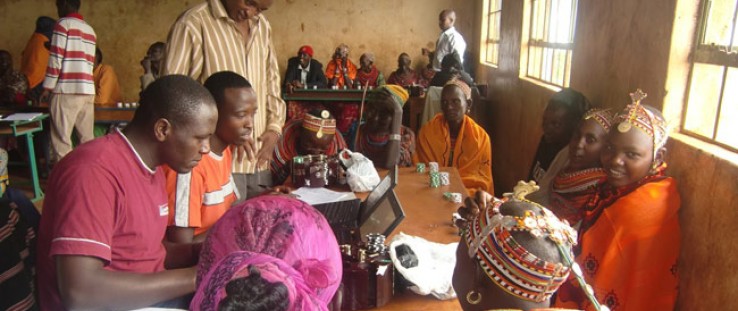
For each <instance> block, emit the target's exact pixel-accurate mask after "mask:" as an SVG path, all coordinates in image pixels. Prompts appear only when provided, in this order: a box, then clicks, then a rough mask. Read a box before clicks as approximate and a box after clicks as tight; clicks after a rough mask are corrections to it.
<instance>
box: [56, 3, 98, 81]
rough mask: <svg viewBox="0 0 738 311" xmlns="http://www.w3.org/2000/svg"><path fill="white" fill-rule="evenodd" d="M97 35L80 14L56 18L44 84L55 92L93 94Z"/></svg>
mask: <svg viewBox="0 0 738 311" xmlns="http://www.w3.org/2000/svg"><path fill="white" fill-rule="evenodd" d="M96 41H97V37H96V36H95V31H94V30H92V27H90V25H88V24H87V23H85V21H84V20H83V19H82V15H79V14H77V13H72V14H69V15H67V16H66V17H64V18H61V19H59V21H58V22H56V25H55V26H54V35H53V36H51V48H50V51H51V55H50V56H49V64H48V66H47V68H46V77H45V79H44V84H43V85H44V88H45V89H47V90H51V91H53V92H54V93H61V94H85V95H95V82H94V81H93V79H92V71H93V67H94V63H95V44H96Z"/></svg>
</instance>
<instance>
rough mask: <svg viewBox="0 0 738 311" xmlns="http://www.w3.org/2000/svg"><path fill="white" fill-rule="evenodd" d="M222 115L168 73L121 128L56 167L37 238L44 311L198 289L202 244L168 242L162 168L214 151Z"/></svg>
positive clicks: (126, 303)
mask: <svg viewBox="0 0 738 311" xmlns="http://www.w3.org/2000/svg"><path fill="white" fill-rule="evenodd" d="M217 113H218V112H217V109H216V107H215V101H214V100H213V98H212V96H211V95H210V93H209V92H208V91H207V89H205V88H204V87H203V86H201V85H200V84H199V83H197V82H196V81H194V80H192V79H190V78H188V77H186V76H166V77H162V78H160V79H159V80H157V81H156V82H154V83H152V84H151V85H150V86H149V87H148V88H147V89H146V90H145V91H144V92H143V93H142V94H141V106H140V107H139V108H138V110H137V111H136V114H135V115H134V117H133V120H132V121H131V123H130V124H129V125H128V126H127V127H126V128H125V129H124V130H122V131H116V132H114V133H112V134H109V135H107V136H105V137H101V138H99V139H97V140H94V141H92V142H90V143H88V144H84V145H82V146H80V147H78V148H77V149H75V150H74V151H72V152H71V153H70V154H69V155H68V156H66V157H65V158H64V159H63V160H62V161H60V162H59V163H58V164H57V165H56V166H55V167H54V170H53V171H52V173H51V176H50V178H49V182H48V186H47V189H46V190H47V191H46V198H45V200H44V207H43V215H42V217H41V229H40V232H39V239H38V287H39V298H40V303H41V309H42V310H65V309H133V308H140V307H145V306H150V305H153V304H157V303H160V302H162V301H167V300H172V299H175V298H177V297H180V296H183V295H186V294H188V293H192V292H193V291H194V290H195V268H194V267H191V266H192V265H194V263H195V261H196V258H197V256H198V253H199V244H176V245H169V244H167V245H165V244H162V240H163V239H164V233H165V230H166V226H167V218H168V214H169V209H168V207H167V193H166V190H165V185H164V181H165V178H164V174H163V172H162V169H161V168H159V166H160V165H163V164H167V165H169V167H171V168H172V169H174V170H176V171H177V172H180V173H186V172H189V171H190V170H192V168H194V167H195V166H196V165H197V163H198V161H199V160H200V159H201V158H202V156H203V155H204V154H207V153H209V152H210V145H209V138H210V135H212V134H213V132H214V131H215V124H216V122H217V118H218V115H217ZM188 266H189V267H190V268H182V267H188ZM167 269H171V270H167ZM185 306H186V305H185Z"/></svg>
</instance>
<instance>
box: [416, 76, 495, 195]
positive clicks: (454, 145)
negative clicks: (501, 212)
mask: <svg viewBox="0 0 738 311" xmlns="http://www.w3.org/2000/svg"><path fill="white" fill-rule="evenodd" d="M471 105H472V102H471V89H470V88H469V86H468V85H466V83H464V82H463V81H460V80H456V79H455V80H452V81H451V82H449V84H447V85H446V86H444V87H443V91H442V92H441V110H442V111H443V113H439V114H437V115H436V116H435V117H434V118H433V119H432V120H430V121H428V123H426V124H425V125H424V126H423V128H421V129H420V133H419V135H418V149H417V150H416V152H415V155H414V156H413V160H414V162H415V163H418V162H423V163H426V162H438V164H439V165H440V166H453V167H455V168H457V169H458V170H459V174H460V175H461V180H462V181H463V182H464V187H466V190H467V191H468V192H469V194H473V193H474V192H476V191H477V190H478V189H482V190H484V191H487V192H492V191H493V189H494V186H493V181H492V144H491V143H490V140H489V135H487V132H486V131H485V130H484V129H483V128H482V127H481V126H479V125H478V124H477V123H476V122H474V120H472V118H470V117H469V116H467V115H466V113H467V112H468V111H469V109H471Z"/></svg>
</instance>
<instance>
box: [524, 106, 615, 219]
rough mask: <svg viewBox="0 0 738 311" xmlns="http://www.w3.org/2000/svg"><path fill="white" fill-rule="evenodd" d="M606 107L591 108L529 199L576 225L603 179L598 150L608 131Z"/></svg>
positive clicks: (603, 173) (609, 117)
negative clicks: (566, 146)
mask: <svg viewBox="0 0 738 311" xmlns="http://www.w3.org/2000/svg"><path fill="white" fill-rule="evenodd" d="M611 123H612V115H611V114H610V110H609V109H597V108H595V109H591V110H589V111H587V113H585V114H584V117H583V118H582V121H581V122H580V123H579V127H578V128H577V129H576V130H574V133H573V135H572V137H571V140H570V141H569V148H565V149H563V150H561V151H560V152H559V154H558V155H556V158H554V160H553V162H552V163H551V166H550V167H549V169H548V170H547V171H546V174H545V175H544V176H543V178H542V179H541V182H540V184H539V186H540V188H541V189H540V190H539V191H536V192H534V193H532V194H531V195H530V196H528V197H529V198H530V200H532V201H534V202H537V203H539V204H541V205H544V206H548V208H549V209H551V211H553V212H554V214H556V216H558V217H560V218H562V219H566V220H567V221H569V223H570V224H572V225H575V224H577V223H578V222H579V221H580V220H581V219H582V216H583V215H584V209H583V208H584V205H585V204H586V203H587V201H589V199H590V198H591V197H592V196H593V195H594V194H595V193H596V192H597V190H598V189H599V186H600V185H601V184H602V183H604V182H605V180H606V179H607V174H605V170H604V169H603V168H602V163H601V162H600V152H601V151H602V148H603V147H604V146H605V140H606V139H607V134H608V133H609V132H610V126H611Z"/></svg>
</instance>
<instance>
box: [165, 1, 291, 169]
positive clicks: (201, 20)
mask: <svg viewBox="0 0 738 311" xmlns="http://www.w3.org/2000/svg"><path fill="white" fill-rule="evenodd" d="M250 29H251V34H250V36H249V39H248V40H249V41H248V42H245V41H244V38H243V36H242V35H241V32H240V31H239V30H238V28H237V27H236V22H235V21H234V20H233V19H231V18H230V17H228V13H227V12H226V9H225V7H223V4H222V3H221V1H219V0H208V1H207V2H204V3H201V4H199V5H197V6H195V7H193V8H192V9H190V10H188V11H187V12H185V13H184V14H182V16H180V18H179V19H178V20H177V21H176V22H175V23H174V25H173V26H172V29H171V30H170V32H169V39H168V40H167V41H168V43H167V52H166V56H165V61H164V67H163V68H162V75H168V74H183V75H188V76H190V77H192V78H193V79H195V80H197V81H199V82H200V83H204V82H205V80H207V78H208V77H210V75H212V74H214V73H216V72H219V71H225V70H228V71H233V72H235V73H238V74H240V75H242V76H244V77H245V78H246V79H247V80H249V82H251V85H253V87H254V91H255V92H256V96H257V103H258V105H259V107H258V108H259V112H258V113H257V114H256V119H255V120H254V138H255V141H257V148H261V143H260V142H258V140H256V138H258V137H259V136H261V135H262V134H263V133H264V132H266V131H267V130H271V131H275V132H277V133H281V132H282V126H283V125H284V121H285V117H286V108H285V107H286V105H285V103H284V101H283V100H282V98H281V97H280V88H279V81H280V77H279V65H278V64H277V55H276V53H275V50H274V45H273V44H272V28H271V26H270V25H269V22H268V21H267V20H266V18H265V17H264V16H263V15H261V14H260V15H258V16H257V17H256V18H255V19H254V20H252V21H250ZM234 158H236V157H234ZM233 164H234V165H233V172H235V173H249V174H250V173H254V172H256V171H262V170H266V169H267V168H268V165H263V166H261V167H258V168H257V167H256V163H255V162H251V161H248V160H244V161H243V163H241V162H238V161H237V160H236V159H234V161H233Z"/></svg>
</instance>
